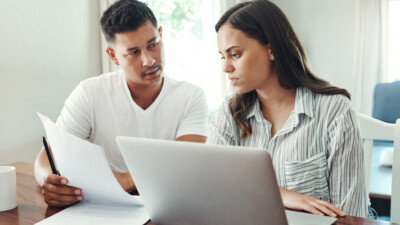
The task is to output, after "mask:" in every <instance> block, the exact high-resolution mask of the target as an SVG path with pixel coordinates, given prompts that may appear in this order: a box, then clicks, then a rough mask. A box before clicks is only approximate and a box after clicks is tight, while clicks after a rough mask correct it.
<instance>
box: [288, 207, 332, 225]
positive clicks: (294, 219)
mask: <svg viewBox="0 0 400 225" xmlns="http://www.w3.org/2000/svg"><path fill="white" fill-rule="evenodd" d="M285 213H286V218H287V221H288V224H289V225H331V224H332V223H334V222H335V221H336V218H334V217H329V216H319V215H314V214H310V213H304V212H296V211H291V210H285Z"/></svg>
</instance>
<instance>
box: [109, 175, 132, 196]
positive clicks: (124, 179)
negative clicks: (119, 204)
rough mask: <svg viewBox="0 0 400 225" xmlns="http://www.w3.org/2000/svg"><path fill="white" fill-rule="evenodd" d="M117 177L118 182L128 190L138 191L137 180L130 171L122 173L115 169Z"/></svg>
mask: <svg viewBox="0 0 400 225" xmlns="http://www.w3.org/2000/svg"><path fill="white" fill-rule="evenodd" d="M113 173H114V176H115V178H117V181H118V183H119V184H120V185H121V187H122V188H123V189H124V190H125V191H126V192H132V191H136V185H135V182H133V179H132V177H131V174H130V173H120V172H115V171H113Z"/></svg>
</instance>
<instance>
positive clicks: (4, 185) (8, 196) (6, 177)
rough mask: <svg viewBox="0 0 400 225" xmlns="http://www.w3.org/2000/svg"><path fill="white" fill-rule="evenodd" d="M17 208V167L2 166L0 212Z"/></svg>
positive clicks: (0, 173)
mask: <svg viewBox="0 0 400 225" xmlns="http://www.w3.org/2000/svg"><path fill="white" fill-rule="evenodd" d="M15 207H17V177H16V173H15V167H13V166H0V212H2V211H7V210H10V209H13V208H15Z"/></svg>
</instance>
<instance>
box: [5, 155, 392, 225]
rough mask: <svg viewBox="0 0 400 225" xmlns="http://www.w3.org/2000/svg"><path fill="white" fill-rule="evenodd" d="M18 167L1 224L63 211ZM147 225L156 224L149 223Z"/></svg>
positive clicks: (378, 224) (345, 222)
mask: <svg viewBox="0 0 400 225" xmlns="http://www.w3.org/2000/svg"><path fill="white" fill-rule="evenodd" d="M10 165H12V166H15V167H16V169H17V189H18V190H17V194H18V197H17V198H18V207H17V208H15V209H12V210H9V211H5V212H0V224H1V225H15V224H19V225H28V224H29V225H31V224H34V223H37V222H39V221H41V220H43V219H45V218H47V217H49V216H52V215H54V214H56V213H57V212H59V211H61V210H62V209H60V208H53V207H49V206H47V204H46V203H45V202H44V199H43V196H42V194H41V189H40V187H39V186H38V185H37V184H36V181H35V178H34V176H33V165H32V164H29V163H13V164H10ZM334 224H336V225H389V224H393V225H395V223H389V222H385V221H379V220H369V219H363V218H359V217H353V216H345V217H340V218H338V220H337V221H336V222H335V223H334ZM147 225H154V224H153V223H151V222H150V223H148V224H147Z"/></svg>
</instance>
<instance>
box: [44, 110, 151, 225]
mask: <svg viewBox="0 0 400 225" xmlns="http://www.w3.org/2000/svg"><path fill="white" fill-rule="evenodd" d="M38 115H39V118H40V120H41V121H42V123H43V126H44V128H45V130H46V134H47V142H48V144H49V145H50V147H51V149H52V153H53V156H54V157H53V158H54V161H55V164H56V166H57V169H58V171H59V172H60V174H61V175H62V176H64V177H66V178H67V179H68V180H69V184H68V185H70V186H75V187H79V188H81V189H82V193H83V196H84V201H83V202H81V203H78V204H76V205H73V206H71V207H69V208H67V209H64V210H63V211H61V212H59V213H57V214H55V215H53V216H51V217H49V218H47V219H45V220H43V221H41V222H39V223H38V224H40V225H46V224H144V223H145V222H147V221H148V220H149V218H150V217H149V216H148V214H147V213H146V211H145V209H144V206H143V203H142V201H141V199H140V197H139V196H132V195H130V194H128V193H127V192H125V191H124V190H123V189H122V187H121V185H120V184H119V183H118V181H117V179H116V178H115V176H114V174H113V173H112V171H111V168H110V167H109V164H108V162H107V159H106V156H105V153H104V149H103V147H101V146H98V145H95V144H92V143H90V142H88V141H85V140H82V139H80V138H78V137H75V136H74V135H72V134H70V133H68V132H66V131H65V130H63V129H62V128H60V127H58V126H57V125H55V124H54V123H53V122H52V121H51V120H50V119H49V118H47V117H46V116H44V115H42V114H40V113H38Z"/></svg>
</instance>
